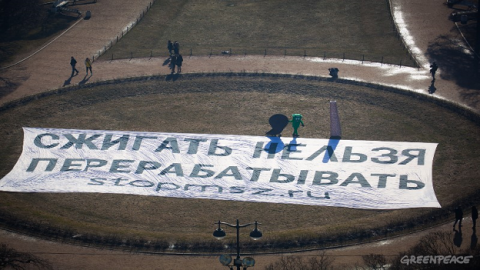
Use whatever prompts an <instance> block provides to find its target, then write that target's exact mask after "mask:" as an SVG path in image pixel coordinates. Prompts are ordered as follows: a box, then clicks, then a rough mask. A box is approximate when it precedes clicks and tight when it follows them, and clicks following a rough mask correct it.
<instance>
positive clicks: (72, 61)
mask: <svg viewBox="0 0 480 270" xmlns="http://www.w3.org/2000/svg"><path fill="white" fill-rule="evenodd" d="M75 65H77V60H75V58H73V56H72V58H70V66H72V75H70V77H73V76H75V75H78V70H77V68H75ZM75 72H76V73H77V74H75V75H73V74H74V73H75Z"/></svg>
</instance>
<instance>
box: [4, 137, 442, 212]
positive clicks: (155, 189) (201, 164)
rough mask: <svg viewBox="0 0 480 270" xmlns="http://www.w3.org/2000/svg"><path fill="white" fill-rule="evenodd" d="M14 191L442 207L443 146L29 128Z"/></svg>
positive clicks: (8, 181) (8, 185)
mask: <svg viewBox="0 0 480 270" xmlns="http://www.w3.org/2000/svg"><path fill="white" fill-rule="evenodd" d="M23 130H24V134H25V135H24V145H23V152H22V155H21V156H20V158H19V160H18V162H17V164H16V165H15V167H14V168H13V170H12V171H11V172H10V173H9V174H8V175H6V176H5V177H4V178H3V179H2V180H0V190H3V191H10V192H99V193H119V194H136V195H149V196H164V197H177V198H205V199H216V200H235V201H249V202H268V203H289V204H303V205H324V206H338V207H349V208H365V209H398V208H414V207H440V205H439V203H438V201H437V199H436V196H435V192H434V190H433V185H432V162H433V156H434V153H435V149H436V146H437V144H435V143H414V142H382V141H352V140H338V139H335V140H334V139H330V140H329V139H308V138H278V137H261V136H240V135H211V134H181V133H152V132H128V131H102V130H69V129H48V128H24V129H23Z"/></svg>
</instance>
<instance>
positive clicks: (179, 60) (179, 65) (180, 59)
mask: <svg viewBox="0 0 480 270" xmlns="http://www.w3.org/2000/svg"><path fill="white" fill-rule="evenodd" d="M182 64H183V57H182V55H181V54H179V55H177V73H180V72H182Z"/></svg>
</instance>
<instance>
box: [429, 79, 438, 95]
mask: <svg viewBox="0 0 480 270" xmlns="http://www.w3.org/2000/svg"><path fill="white" fill-rule="evenodd" d="M435 91H437V88H436V87H435V79H433V80H432V84H430V86H429V87H428V93H429V94H433V93H435Z"/></svg>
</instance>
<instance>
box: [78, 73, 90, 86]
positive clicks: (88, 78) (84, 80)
mask: <svg viewBox="0 0 480 270" xmlns="http://www.w3.org/2000/svg"><path fill="white" fill-rule="evenodd" d="M87 76H88V75H87V74H85V77H83V79H82V80H81V81H80V82H79V83H78V84H80V85H82V84H86V83H87V82H88V80H90V78H91V77H92V74H90V76H88V77H87Z"/></svg>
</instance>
